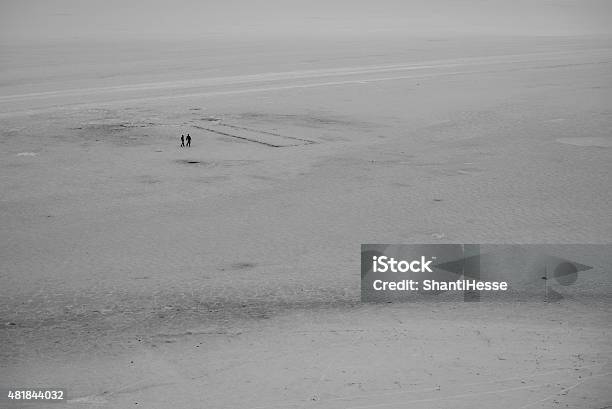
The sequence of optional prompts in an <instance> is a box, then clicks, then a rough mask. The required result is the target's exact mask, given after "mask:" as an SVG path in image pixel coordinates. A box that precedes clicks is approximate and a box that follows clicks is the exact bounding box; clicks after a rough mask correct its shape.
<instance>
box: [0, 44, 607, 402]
mask: <svg viewBox="0 0 612 409" xmlns="http://www.w3.org/2000/svg"><path fill="white" fill-rule="evenodd" d="M24 55H27V57H24ZM611 64H612V42H611V41H610V39H605V38H586V37H584V38H566V37H549V38H543V37H542V38H514V39H509V38H461V39H448V38H417V39H408V40H405V41H401V42H400V41H397V40H395V41H393V40H384V39H378V40H371V41H359V42H358V41H345V42H337V43H329V44H323V43H317V42H307V41H304V42H303V43H297V44H296V43H294V42H287V43H286V44H282V43H280V42H276V43H275V44H274V45H271V44H267V43H257V42H255V41H253V42H250V43H248V42H242V43H240V42H233V43H232V42H223V41H217V42H214V43H211V44H198V43H186V44H170V43H168V44H163V43H155V44H153V43H151V44H136V43H134V44H114V45H113V44H108V45H104V44H97V45H96V46H95V47H91V45H86V44H84V45H79V44H76V43H75V44H65V45H62V46H49V47H40V48H39V49H32V50H31V52H29V53H23V50H18V49H12V48H11V47H9V46H7V47H5V48H4V49H3V60H2V71H1V72H0V126H1V129H0V131H1V136H0V147H1V148H0V157H1V160H0V195H1V196H0V256H1V257H0V278H1V280H2V285H1V286H0V297H1V300H2V301H1V303H0V317H1V318H2V326H1V328H0V345H2V347H1V349H0V365H1V367H2V369H1V370H0V385H3V386H5V387H62V388H65V389H67V393H68V401H67V402H65V403H63V404H62V403H57V404H53V405H49V406H50V407H51V406H52V407H54V408H58V409H59V408H63V407H66V408H128V407H144V408H168V407H173V408H244V409H255V408H257V409H264V408H287V409H289V408H303V409H305V408H317V409H319V408H320V409H335V408H354V409H357V408H363V409H366V408H390V409H392V408H406V407H410V408H454V409H458V408H474V407H480V408H490V407H497V408H515V409H519V408H557V407H559V408H566V407H569V408H594V409H603V408H609V407H611V406H612V393H611V392H610V387H609V386H610V383H611V381H612V364H611V363H610V353H611V349H612V348H611V347H612V344H611V342H610V339H611V335H612V318H611V312H612V308H611V305H612V304H611V301H612V300H611V299H610V296H609V291H610V286H609V285H602V286H600V287H599V288H598V289H593V290H592V294H593V297H571V296H570V297H566V298H564V299H562V300H558V301H555V302H549V303H545V302H543V301H542V302H540V301H533V302H525V303H511V302H504V303H495V302H483V303H435V302H423V303H409V304H384V305H376V304H362V303H361V302H360V300H359V271H360V267H359V264H360V256H359V250H360V244H361V243H444V242H454V243H610V242H612V218H611V212H610V203H612V192H611V189H610V181H611V174H612V88H611V87H612V69H611V68H612V65H611ZM243 128H248V129H243ZM210 130H212V131H210ZM262 131H263V132H262ZM188 132H189V133H190V134H191V135H192V136H193V146H192V147H191V148H189V149H181V148H180V147H179V137H180V134H181V133H188ZM219 132H221V133H219ZM266 132H267V133H266ZM224 133H225V134H227V135H224ZM230 135H233V136H230ZM235 136H242V138H236V137H235ZM243 138H246V139H243ZM262 142H263V143H262ZM271 145H274V146H271ZM608 273H609V272H608ZM604 281H605V280H604ZM608 283H609V281H608ZM3 402H5V401H3ZM44 405H45V404H41V403H34V404H32V405H31V407H36V408H38V407H44ZM26 406H27V405H26ZM26 406H24V405H17V406H16V407H26Z"/></svg>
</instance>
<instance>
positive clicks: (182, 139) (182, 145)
mask: <svg viewBox="0 0 612 409" xmlns="http://www.w3.org/2000/svg"><path fill="white" fill-rule="evenodd" d="M184 147H185V135H181V148H184Z"/></svg>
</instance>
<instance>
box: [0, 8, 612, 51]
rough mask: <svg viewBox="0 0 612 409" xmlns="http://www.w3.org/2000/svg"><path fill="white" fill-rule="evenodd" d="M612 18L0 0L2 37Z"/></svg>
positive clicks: (179, 35) (441, 28)
mask: <svg viewBox="0 0 612 409" xmlns="http://www.w3.org/2000/svg"><path fill="white" fill-rule="evenodd" d="M611 27H612V1H610V0H375V1H374V0H373V1H364V0H172V1H170V0H0V36H1V40H2V42H21V41H29V42H30V41H31V42H47V41H64V40H100V41H105V40H110V41H114V40H121V39H168V40H172V39H184V38H194V39H199V38H206V37H211V36H213V37H214V36H221V37H222V36H247V37H253V36H261V37H266V36H284V37H291V36H313V37H316V36H319V37H326V36H360V35H384V34H385V33H387V34H389V35H395V34H397V35H401V34H411V35H425V36H430V35H462V34H466V35H470V34H491V35H591V34H610V33H611V32H612V29H611ZM375 33H377V34H375Z"/></svg>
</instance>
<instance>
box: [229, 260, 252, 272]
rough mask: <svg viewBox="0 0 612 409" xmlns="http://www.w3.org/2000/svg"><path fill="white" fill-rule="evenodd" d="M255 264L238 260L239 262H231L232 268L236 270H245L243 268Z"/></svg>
mask: <svg viewBox="0 0 612 409" xmlns="http://www.w3.org/2000/svg"><path fill="white" fill-rule="evenodd" d="M256 265H257V264H255V263H248V262H239V263H234V264H232V268H234V269H236V270H245V269H248V268H253V267H255V266H256Z"/></svg>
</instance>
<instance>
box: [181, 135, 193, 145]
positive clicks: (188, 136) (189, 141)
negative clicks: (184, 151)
mask: <svg viewBox="0 0 612 409" xmlns="http://www.w3.org/2000/svg"><path fill="white" fill-rule="evenodd" d="M185 139H186V140H187V147H190V146H191V135H189V134H187V137H186V138H185V135H181V148H184V147H185Z"/></svg>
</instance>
